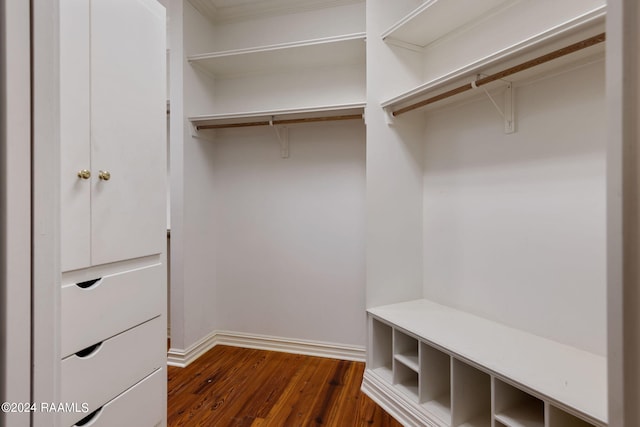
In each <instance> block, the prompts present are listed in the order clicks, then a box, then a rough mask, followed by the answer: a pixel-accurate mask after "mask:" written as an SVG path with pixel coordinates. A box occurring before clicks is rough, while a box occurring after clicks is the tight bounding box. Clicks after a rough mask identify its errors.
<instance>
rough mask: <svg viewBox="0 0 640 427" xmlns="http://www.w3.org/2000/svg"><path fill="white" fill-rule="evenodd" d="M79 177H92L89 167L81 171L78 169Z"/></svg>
mask: <svg viewBox="0 0 640 427" xmlns="http://www.w3.org/2000/svg"><path fill="white" fill-rule="evenodd" d="M78 178H81V179H89V178H91V171H90V170H87V169H82V170H81V171H78Z"/></svg>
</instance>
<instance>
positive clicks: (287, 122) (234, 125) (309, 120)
mask: <svg viewBox="0 0 640 427" xmlns="http://www.w3.org/2000/svg"><path fill="white" fill-rule="evenodd" d="M357 119H362V114H347V115H342V116H327V117H307V118H301V119H282V120H272V121H267V120H264V121H259V122H244V123H227V124H219V125H198V126H196V129H197V130H207V129H225V128H241V127H250V126H270V125H292V124H296V123H312V122H329V121H338V120H357Z"/></svg>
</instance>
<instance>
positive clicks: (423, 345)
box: [363, 299, 607, 427]
mask: <svg viewBox="0 0 640 427" xmlns="http://www.w3.org/2000/svg"><path fill="white" fill-rule="evenodd" d="M368 313H369V328H370V335H369V336H370V341H369V353H370V355H369V359H368V361H367V370H366V371H365V380H364V382H363V390H364V391H365V392H366V393H367V394H369V395H374V396H380V395H381V394H380V392H379V390H380V387H379V386H378V384H379V382H380V381H385V382H386V383H388V385H385V386H384V387H385V391H386V392H387V393H388V391H389V390H393V388H394V387H396V388H397V389H398V390H399V392H398V393H397V394H393V392H392V395H393V396H394V397H392V398H390V400H388V401H386V400H384V399H379V400H378V403H380V404H381V405H382V406H383V407H385V409H391V412H393V413H396V414H397V413H398V412H399V410H398V408H396V407H395V406H394V405H396V404H397V401H398V400H402V399H403V398H402V396H406V392H407V390H409V391H410V397H409V398H405V400H406V403H409V402H411V403H410V405H411V407H410V408H411V409H410V410H409V412H410V413H411V414H412V416H413V417H414V418H407V419H414V420H415V419H418V420H430V421H431V422H437V423H439V424H440V425H446V426H449V425H452V421H453V424H454V425H456V426H462V425H464V426H468V427H482V426H485V425H487V426H488V425H491V422H492V417H493V420H495V422H496V424H497V425H504V426H506V427H540V426H544V425H545V424H544V420H545V415H548V416H549V419H550V420H551V423H550V424H549V427H568V426H572V427H573V426H576V427H596V426H597V427H604V426H606V425H607V360H606V357H604V356H599V355H595V354H592V353H588V352H586V351H583V350H579V349H576V348H573V347H570V346H567V345H564V344H561V343H557V342H555V341H551V340H548V339H545V338H542V337H539V336H536V335H533V334H530V333H527V332H524V331H520V330H517V329H514V328H510V327H507V326H505V325H502V324H499V323H496V322H493V321H490V320H487V319H483V318H481V317H478V316H474V315H472V314H469V313H466V312H463V311H459V310H455V309H453V308H449V307H446V306H443V305H440V304H437V303H434V302H432V301H429V300H426V299H422V300H414V301H408V302H404V303H399V304H392V305H387V306H382V307H376V308H372V309H369V310H368ZM396 336H402V337H403V338H401V340H404V341H405V344H406V342H407V341H406V338H412V339H413V337H417V340H418V341H419V358H420V361H419V364H418V372H417V373H415V372H413V371H412V370H411V369H410V368H409V367H408V366H407V365H405V364H404V363H398V360H399V359H398V357H397V356H398V353H397V352H396V351H397V349H398V347H396V345H397V344H395V343H394V342H393V341H394V340H393V339H392V338H393V337H396ZM405 337H406V338H405ZM399 348H400V349H402V353H401V354H404V351H405V350H407V348H408V347H407V346H406V345H403V346H401V347H399ZM411 348H413V347H411ZM410 354H413V352H410ZM400 359H402V358H400ZM392 362H393V363H392ZM380 367H384V377H383V376H381V375H377V374H378V370H379V369H380ZM372 374H374V375H375V376H374V377H372ZM416 378H417V388H418V391H417V392H416V391H415V386H416ZM390 379H393V381H392V382H391V381H389V380H390ZM492 381H493V387H492V386H491V384H492V383H491V382H492ZM398 384H399V385H400V387H398ZM416 394H417V398H418V402H417V403H416ZM449 396H451V398H450V400H449ZM492 398H493V399H494V402H495V405H496V406H495V409H494V410H495V414H492V413H491V411H492V410H491V399H492ZM402 410H403V411H407V409H406V408H403V409H402ZM554 420H555V421H554Z"/></svg>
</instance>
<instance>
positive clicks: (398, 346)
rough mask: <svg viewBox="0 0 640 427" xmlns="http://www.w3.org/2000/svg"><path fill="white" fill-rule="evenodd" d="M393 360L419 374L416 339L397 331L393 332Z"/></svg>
mask: <svg viewBox="0 0 640 427" xmlns="http://www.w3.org/2000/svg"><path fill="white" fill-rule="evenodd" d="M393 358H394V359H395V363H401V364H403V365H404V366H406V367H407V368H409V369H411V370H412V371H415V372H419V371H420V365H419V359H418V339H417V338H414V337H412V336H411V335H408V334H406V333H404V332H402V331H400V330H398V329H394V330H393Z"/></svg>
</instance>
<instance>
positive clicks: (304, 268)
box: [208, 122, 365, 345]
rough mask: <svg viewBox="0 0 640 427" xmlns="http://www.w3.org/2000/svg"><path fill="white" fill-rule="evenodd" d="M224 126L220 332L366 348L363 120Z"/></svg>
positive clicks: (220, 140)
mask: <svg viewBox="0 0 640 427" xmlns="http://www.w3.org/2000/svg"><path fill="white" fill-rule="evenodd" d="M289 139H290V157H289V158H287V159H282V158H280V146H279V143H278V140H277V139H276V136H275V132H274V130H273V129H269V128H247V129H238V130H229V131H224V132H222V131H220V132H218V134H217V135H216V142H215V143H214V146H215V149H214V150H215V151H214V153H213V156H212V157H210V158H209V161H211V162H212V164H213V167H214V171H215V172H214V182H215V187H216V188H215V194H216V197H215V211H214V214H213V216H212V218H211V219H210V220H209V224H208V225H209V227H213V229H214V230H215V237H214V241H213V246H214V247H215V252H214V253H212V254H211V255H210V262H213V263H216V265H217V268H216V270H217V271H216V283H217V286H218V295H217V300H216V304H215V307H216V310H217V311H218V314H219V315H220V323H219V325H220V328H221V329H225V330H231V331H239V332H246V333H258V334H266V335H272V336H281V337H288V338H300V339H306V340H314V341H325V342H334V343H344V344H351V345H364V341H365V323H364V253H365V248H364V218H365V212H364V186H365V165H364V160H365V141H364V126H363V125H362V123H359V124H358V123H357V122H356V123H337V124H326V125H302V126H296V127H291V128H290V130H289Z"/></svg>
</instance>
